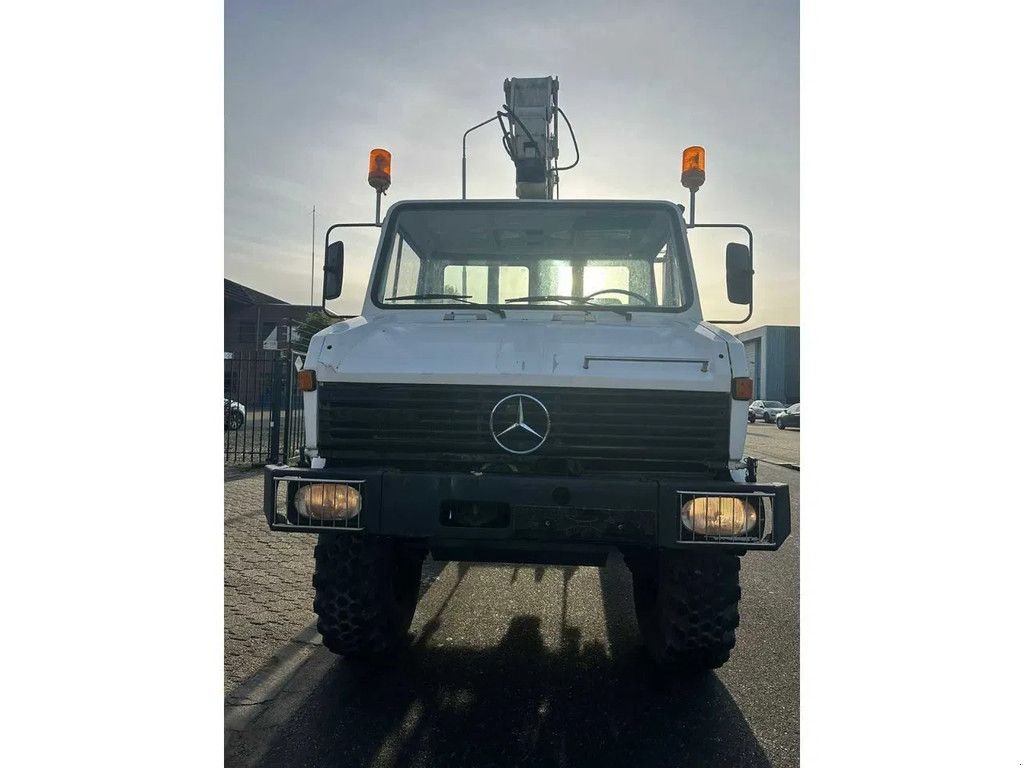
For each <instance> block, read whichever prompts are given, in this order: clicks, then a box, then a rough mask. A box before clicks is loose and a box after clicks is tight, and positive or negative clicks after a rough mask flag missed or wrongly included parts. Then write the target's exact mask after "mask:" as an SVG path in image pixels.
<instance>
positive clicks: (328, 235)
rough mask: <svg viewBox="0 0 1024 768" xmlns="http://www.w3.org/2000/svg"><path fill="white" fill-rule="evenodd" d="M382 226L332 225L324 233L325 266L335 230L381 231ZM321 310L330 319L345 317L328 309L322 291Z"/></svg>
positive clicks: (377, 224) (373, 223)
mask: <svg viewBox="0 0 1024 768" xmlns="http://www.w3.org/2000/svg"><path fill="white" fill-rule="evenodd" d="M381 226H383V225H382V224H381V223H380V222H379V221H378V222H366V223H356V224H347V223H346V224H331V226H329V227H328V228H327V231H326V232H325V233H324V261H325V264H326V259H327V247H328V246H329V245H330V244H331V232H333V231H334V230H336V229H339V228H341V227H377V228H378V229H379V228H380V227H381ZM320 309H321V310H322V311H323V313H324V314H325V315H327V316H328V317H338V318H340V317H344V315H336V314H335V313H334V312H331V310H329V309H328V308H327V299H325V298H324V296H323V292H322V291H321V293H320Z"/></svg>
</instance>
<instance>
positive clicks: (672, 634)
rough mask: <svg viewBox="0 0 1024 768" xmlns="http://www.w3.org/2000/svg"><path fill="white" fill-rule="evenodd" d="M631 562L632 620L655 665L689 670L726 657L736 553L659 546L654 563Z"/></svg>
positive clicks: (734, 615) (735, 610)
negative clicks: (705, 551) (667, 548)
mask: <svg viewBox="0 0 1024 768" xmlns="http://www.w3.org/2000/svg"><path fill="white" fill-rule="evenodd" d="M652 566H653V567H652ZM631 567H632V569H633V600H634V604H635V606H636V614H637V623H638V624H639V625H640V634H641V636H642V637H643V639H644V644H645V645H646V647H647V652H648V653H649V654H650V656H651V658H652V659H653V660H654V662H655V664H657V665H658V666H659V667H661V668H663V669H665V670H666V671H670V672H675V673H681V674H693V673H699V672H706V671H709V670H712V669H716V668H717V667H720V666H722V665H723V664H725V662H727V661H728V660H729V653H730V652H731V651H732V649H733V647H734V646H735V645H736V627H738V626H739V623H740V614H739V600H740V581H739V579H740V559H739V557H737V556H736V555H723V554H706V553H701V552H697V553H691V552H683V551H678V550H663V551H661V552H659V553H658V557H657V561H656V564H654V563H652V564H650V565H646V566H643V565H639V566H638V565H637V564H633V565H632V566H631Z"/></svg>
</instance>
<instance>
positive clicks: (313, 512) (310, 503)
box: [295, 483, 363, 520]
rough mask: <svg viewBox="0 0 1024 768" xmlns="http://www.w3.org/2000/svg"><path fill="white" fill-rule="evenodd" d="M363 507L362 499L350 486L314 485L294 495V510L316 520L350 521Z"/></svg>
mask: <svg viewBox="0 0 1024 768" xmlns="http://www.w3.org/2000/svg"><path fill="white" fill-rule="evenodd" d="M362 507H363V498H362V496H361V495H360V494H359V491H358V490H356V489H355V488H353V487H352V486H351V485H344V484H342V483H316V484H314V485H304V486H303V487H301V488H299V490H298V491H297V492H296V494H295V510H296V511H297V512H298V513H299V515H300V516H302V517H308V518H313V519H317V520H351V519H352V518H353V517H355V516H356V515H358V514H359V511H360V510H361V509H362Z"/></svg>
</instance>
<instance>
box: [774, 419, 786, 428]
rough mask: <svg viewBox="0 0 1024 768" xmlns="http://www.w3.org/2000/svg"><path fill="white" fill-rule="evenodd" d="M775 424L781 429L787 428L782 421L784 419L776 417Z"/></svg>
mask: <svg viewBox="0 0 1024 768" xmlns="http://www.w3.org/2000/svg"><path fill="white" fill-rule="evenodd" d="M775 426H776V427H778V428H779V429H785V428H786V425H785V424H783V423H782V419H776V420H775Z"/></svg>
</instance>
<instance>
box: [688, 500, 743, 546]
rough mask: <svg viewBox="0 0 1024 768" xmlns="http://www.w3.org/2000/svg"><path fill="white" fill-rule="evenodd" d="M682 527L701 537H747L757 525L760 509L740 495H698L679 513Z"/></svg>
mask: <svg viewBox="0 0 1024 768" xmlns="http://www.w3.org/2000/svg"><path fill="white" fill-rule="evenodd" d="M679 515H680V519H681V522H682V524H683V525H684V526H685V527H686V528H687V530H690V531H693V532H694V533H696V534H698V535H700V536H743V535H745V534H747V533H749V532H750V531H751V530H753V529H754V527H755V526H756V525H757V510H756V509H754V505H753V504H751V503H750V502H749V501H747V500H746V499H741V498H738V497H736V496H697V497H695V498H692V499H690V500H689V501H687V502H686V503H684V504H683V506H682V508H681V509H680V510H679Z"/></svg>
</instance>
